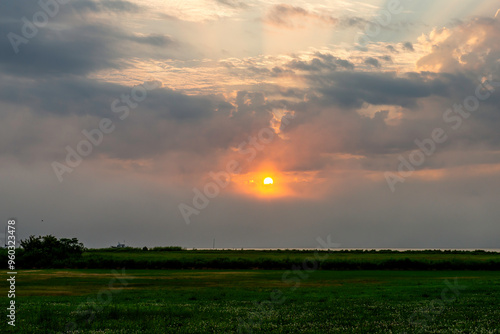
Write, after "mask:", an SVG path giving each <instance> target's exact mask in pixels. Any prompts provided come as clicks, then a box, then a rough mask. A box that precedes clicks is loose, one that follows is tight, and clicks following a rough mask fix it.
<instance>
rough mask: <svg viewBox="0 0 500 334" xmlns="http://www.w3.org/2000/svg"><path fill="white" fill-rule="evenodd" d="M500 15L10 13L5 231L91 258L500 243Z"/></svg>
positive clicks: (425, 8) (408, 9)
mask: <svg viewBox="0 0 500 334" xmlns="http://www.w3.org/2000/svg"><path fill="white" fill-rule="evenodd" d="M499 8H500V6H499V3H498V1H494V0H482V1H481V0H460V1H456V0H440V1H434V0H419V1H416V0H414V1H411V0H400V1H397V0H390V1H382V0H365V1H342V0H338V1H336V0H329V1H326V0H311V1H299V0H290V1H277V0H269V1H261V0H248V1H243V0H190V1H182V0H171V1H163V0H150V1H145V0H132V1H130V2H129V1H121V0H109V1H98V0H58V2H56V0H42V1H41V2H38V1H27V0H16V1H14V0H7V1H2V2H1V3H0V189H1V190H0V194H1V197H0V209H1V212H2V219H3V221H4V223H6V221H7V219H8V218H10V217H16V218H17V219H18V229H19V235H18V237H21V238H25V237H27V236H28V235H45V234H53V235H56V236H58V237H77V238H78V239H79V240H80V241H82V242H83V243H84V244H85V245H86V246H88V247H104V246H109V245H115V244H116V243H117V242H123V241H124V240H125V242H126V244H128V245H131V246H136V247H138V246H154V245H156V246H158V245H179V246H184V247H200V248H201V247H211V246H212V241H213V239H214V238H215V239H216V246H217V247H281V248H284V247H290V248H292V247H317V246H318V242H317V238H318V237H319V238H322V239H325V240H326V238H327V236H328V235H330V236H331V240H332V241H333V242H336V243H338V244H340V245H341V247H346V248H347V247H360V248H370V247H380V248H384V247H403V248H407V247H408V248H500V243H499V242H500V241H499V240H500V239H499V235H500V221H499V217H500V206H499V205H498V203H499V199H500V190H499V189H500V131H499V129H500V107H499V106H500V73H499V70H500V60H499V59H500V43H499V40H500V13H498V12H497V11H498V9H499ZM266 177H271V178H272V179H273V184H272V185H264V184H263V180H264V179H265V178H266ZM42 220H43V222H42Z"/></svg>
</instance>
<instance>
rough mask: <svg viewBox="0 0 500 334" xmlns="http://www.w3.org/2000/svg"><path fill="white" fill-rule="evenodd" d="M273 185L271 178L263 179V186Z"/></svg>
mask: <svg viewBox="0 0 500 334" xmlns="http://www.w3.org/2000/svg"><path fill="white" fill-rule="evenodd" d="M273 183H274V181H273V179H272V178H270V177H266V178H265V179H264V184H273Z"/></svg>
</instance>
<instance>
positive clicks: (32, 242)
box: [19, 235, 85, 268]
mask: <svg viewBox="0 0 500 334" xmlns="http://www.w3.org/2000/svg"><path fill="white" fill-rule="evenodd" d="M21 247H22V251H21V252H20V254H19V264H20V267H23V268H33V267H37V268H61V267H68V266H71V265H72V263H73V262H74V261H75V260H77V259H79V258H81V257H82V253H83V251H84V250H85V247H84V246H83V244H82V243H79V242H78V239H77V238H73V239H67V238H62V239H57V238H56V237H54V236H52V235H46V236H43V237H42V236H38V237H35V236H33V235H31V236H30V237H29V238H28V239H25V240H21Z"/></svg>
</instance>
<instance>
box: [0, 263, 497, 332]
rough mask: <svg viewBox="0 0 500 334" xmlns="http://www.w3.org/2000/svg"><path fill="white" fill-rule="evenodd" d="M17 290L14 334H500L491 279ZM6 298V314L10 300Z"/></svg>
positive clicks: (167, 280) (288, 277)
mask: <svg viewBox="0 0 500 334" xmlns="http://www.w3.org/2000/svg"><path fill="white" fill-rule="evenodd" d="M16 290H17V291H16V305H17V326H16V328H15V330H14V332H18V333H127V334H128V333H238V332H241V333H250V332H253V333H405V332H406V333H498V332H499V328H500V325H499V323H498V319H500V307H499V301H500V275H499V274H498V272H494V271H389V270H386V271H373V270H372V271H359V270H358V271H321V270H316V271H314V270H311V271H305V270H296V271H292V270H289V271H283V270H280V271H274V270H128V269H127V270H123V271H122V270H114V271H113V270H91V269H88V270H67V269H65V270H20V271H19V273H18V276H17V286H16ZM1 296H2V297H1V299H2V305H6V302H7V298H6V297H5V296H6V291H5V290H3V291H2V294H1ZM4 310H5V309H4ZM4 312H5V311H4ZM4 317H5V316H4ZM6 327H7V326H6V321H5V319H4V320H3V321H2V324H1V325H0V331H1V332H10V331H12V328H6ZM9 327H10V326H9Z"/></svg>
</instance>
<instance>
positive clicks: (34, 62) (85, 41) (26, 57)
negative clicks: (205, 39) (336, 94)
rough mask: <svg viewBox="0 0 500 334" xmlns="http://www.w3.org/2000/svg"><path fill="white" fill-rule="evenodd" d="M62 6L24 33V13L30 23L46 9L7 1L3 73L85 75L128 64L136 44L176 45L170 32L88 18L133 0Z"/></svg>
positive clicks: (2, 19)
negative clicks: (144, 31) (140, 30)
mask: <svg viewBox="0 0 500 334" xmlns="http://www.w3.org/2000/svg"><path fill="white" fill-rule="evenodd" d="M58 8H59V10H58V12H57V14H56V15H54V17H53V18H52V17H51V18H49V22H48V24H47V25H46V26H41V27H36V26H33V27H35V29H36V31H35V32H33V33H30V34H28V35H26V34H25V32H26V28H23V27H24V26H28V24H27V23H26V22H25V21H23V20H22V18H23V17H24V18H27V20H28V21H29V22H32V17H33V13H36V12H41V11H42V8H41V7H39V6H36V5H33V3H32V2H28V1H20V2H15V3H14V2H7V3H5V2H4V3H3V5H2V10H1V11H0V31H2V32H5V34H2V35H3V37H2V38H1V39H0V69H1V70H2V71H3V72H4V73H9V74H11V75H19V76H26V77H28V76H29V77H37V76H60V75H68V74H70V75H87V74H89V73H91V72H94V71H98V70H102V69H106V68H113V69H121V68H124V67H125V66H127V65H126V63H127V60H126V59H127V56H128V55H129V54H130V49H131V48H130V46H133V43H139V44H147V45H150V46H157V47H165V46H167V47H168V46H171V45H175V44H176V43H175V41H174V40H173V39H172V38H171V37H169V36H165V35H145V36H140V35H135V34H129V33H127V32H125V31H124V30H122V29H120V28H117V27H116V26H114V25H113V24H109V22H105V21H104V20H87V19H86V16H85V15H86V13H89V12H92V13H95V12H103V11H110V12H112V13H115V14H119V13H124V12H129V11H137V10H138V9H139V8H138V7H137V6H136V5H133V4H132V3H129V2H122V1H110V2H92V1H75V2H71V3H69V4H67V5H59V7H58ZM89 22H92V23H89ZM28 30H29V29H28ZM12 34H15V35H16V36H18V37H15V38H14V37H13V36H14V35H12ZM20 38H22V39H23V42H19V39H20ZM16 51H17V52H16Z"/></svg>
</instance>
